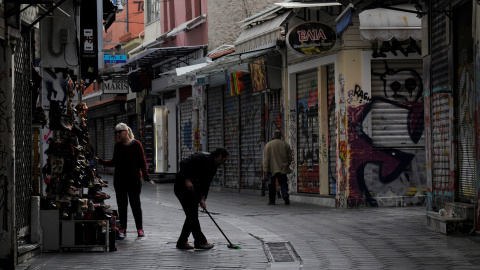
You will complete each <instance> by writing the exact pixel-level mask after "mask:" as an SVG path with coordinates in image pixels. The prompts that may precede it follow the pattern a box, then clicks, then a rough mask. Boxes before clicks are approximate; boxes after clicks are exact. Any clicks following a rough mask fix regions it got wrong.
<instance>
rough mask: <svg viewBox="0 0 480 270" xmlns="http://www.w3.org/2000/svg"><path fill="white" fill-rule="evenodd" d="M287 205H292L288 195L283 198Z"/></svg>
mask: <svg viewBox="0 0 480 270" xmlns="http://www.w3.org/2000/svg"><path fill="white" fill-rule="evenodd" d="M283 200H284V201H285V205H290V199H289V198H288V197H285V198H283Z"/></svg>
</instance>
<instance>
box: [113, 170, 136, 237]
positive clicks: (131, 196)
mask: <svg viewBox="0 0 480 270" xmlns="http://www.w3.org/2000/svg"><path fill="white" fill-rule="evenodd" d="M113 186H114V188H115V195H116V198H117V206H118V214H119V216H120V228H121V229H125V231H126V230H127V212H128V202H129V201H130V207H131V208H132V213H133V218H134V219H135V226H136V227H137V230H139V229H143V214H142V203H141V202H140V193H141V192H142V181H141V180H140V179H139V180H136V181H132V182H129V183H114V185H113Z"/></svg>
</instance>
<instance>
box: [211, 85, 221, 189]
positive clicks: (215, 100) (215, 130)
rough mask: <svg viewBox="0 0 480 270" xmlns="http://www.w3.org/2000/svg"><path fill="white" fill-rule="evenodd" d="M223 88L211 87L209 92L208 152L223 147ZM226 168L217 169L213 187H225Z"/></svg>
mask: <svg viewBox="0 0 480 270" xmlns="http://www.w3.org/2000/svg"><path fill="white" fill-rule="evenodd" d="M223 87H224V86H222V85H220V86H217V87H211V88H209V89H208V90H207V123H208V125H207V132H208V133H207V134H208V135H207V139H208V151H209V152H211V151H213V150H215V149H216V148H218V147H223V121H222V120H223V118H222V115H223V108H222V105H223V99H222V97H223V92H222V91H223ZM223 168H224V166H220V167H218V169H217V174H216V175H215V177H214V178H213V181H212V183H211V185H213V186H223V179H224V175H223V174H224V173H223Z"/></svg>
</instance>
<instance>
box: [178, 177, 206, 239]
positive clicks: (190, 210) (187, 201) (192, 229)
mask: <svg viewBox="0 0 480 270" xmlns="http://www.w3.org/2000/svg"><path fill="white" fill-rule="evenodd" d="M182 185H184V184H183V183H175V187H174V192H175V196H177V198H178V200H179V201H180V204H181V205H182V208H183V211H184V212H185V216H186V218H185V222H184V223H183V228H182V232H181V233H180V237H179V238H178V241H177V244H179V245H183V244H185V242H187V241H188V237H189V236H190V233H191V234H192V235H193V238H194V239H195V242H194V244H198V245H203V244H205V243H206V242H207V238H206V237H205V235H204V234H203V232H202V228H201V227H200V221H198V204H199V202H198V199H197V197H196V196H195V193H194V192H193V191H189V190H187V189H186V188H185V187H184V186H182Z"/></svg>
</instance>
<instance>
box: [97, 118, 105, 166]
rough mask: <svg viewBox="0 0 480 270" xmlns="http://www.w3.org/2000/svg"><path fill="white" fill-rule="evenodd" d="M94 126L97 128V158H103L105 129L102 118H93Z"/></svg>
mask: <svg viewBox="0 0 480 270" xmlns="http://www.w3.org/2000/svg"><path fill="white" fill-rule="evenodd" d="M95 126H96V130H97V134H96V135H97V138H96V149H97V156H98V157H99V158H102V159H105V139H104V134H105V129H103V127H104V125H103V118H97V119H96V120H95Z"/></svg>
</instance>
